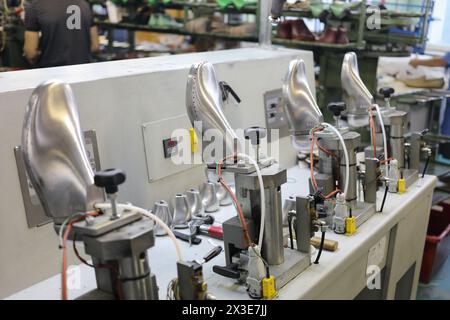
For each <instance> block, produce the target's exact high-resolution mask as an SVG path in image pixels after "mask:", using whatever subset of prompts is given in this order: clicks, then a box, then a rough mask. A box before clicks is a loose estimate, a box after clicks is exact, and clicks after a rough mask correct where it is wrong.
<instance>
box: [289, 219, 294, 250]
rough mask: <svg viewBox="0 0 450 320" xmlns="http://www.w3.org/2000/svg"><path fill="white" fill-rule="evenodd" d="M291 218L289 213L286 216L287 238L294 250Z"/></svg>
mask: <svg viewBox="0 0 450 320" xmlns="http://www.w3.org/2000/svg"><path fill="white" fill-rule="evenodd" d="M292 219H293V217H292V216H291V215H289V216H288V228H289V240H290V243H291V249H292V250H294V233H293V232H292Z"/></svg>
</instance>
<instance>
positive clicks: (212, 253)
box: [196, 246, 223, 264]
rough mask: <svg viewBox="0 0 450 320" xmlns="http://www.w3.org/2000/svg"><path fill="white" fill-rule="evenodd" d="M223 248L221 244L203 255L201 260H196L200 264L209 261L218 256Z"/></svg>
mask: <svg viewBox="0 0 450 320" xmlns="http://www.w3.org/2000/svg"><path fill="white" fill-rule="evenodd" d="M222 250H223V248H222V247H221V246H217V247H215V248H214V249H212V250H211V251H210V252H208V253H207V254H206V256H204V257H203V259H202V260H200V261H196V262H197V263H199V264H204V263H206V262H208V261H211V260H212V259H214V258H215V257H217V256H218V255H219V254H220V253H221V252H222Z"/></svg>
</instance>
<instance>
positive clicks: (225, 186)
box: [219, 177, 251, 246]
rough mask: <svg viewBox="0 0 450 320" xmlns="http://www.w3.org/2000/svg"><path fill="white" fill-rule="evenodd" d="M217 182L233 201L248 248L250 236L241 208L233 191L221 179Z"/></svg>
mask: <svg viewBox="0 0 450 320" xmlns="http://www.w3.org/2000/svg"><path fill="white" fill-rule="evenodd" d="M219 182H220V184H221V185H222V186H223V187H224V188H225V190H226V191H227V192H228V193H229V195H230V196H231V198H232V199H233V203H234V206H235V208H236V210H237V212H238V216H239V220H240V221H241V225H242V230H243V231H244V240H245V243H246V244H247V246H250V244H251V240H250V235H249V233H248V227H247V223H246V222H245V217H244V213H243V211H242V207H241V205H240V204H239V201H238V200H237V197H236V195H235V193H234V192H233V190H231V188H230V186H229V185H228V184H227V183H226V182H225V180H224V179H223V177H220V178H219Z"/></svg>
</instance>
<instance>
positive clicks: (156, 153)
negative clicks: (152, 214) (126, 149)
mask: <svg viewBox="0 0 450 320" xmlns="http://www.w3.org/2000/svg"><path fill="white" fill-rule="evenodd" d="M190 128H191V123H190V121H189V118H188V115H187V114H186V113H184V114H181V115H179V116H176V117H171V118H165V119H161V120H156V121H152V122H147V123H144V124H143V125H142V134H143V137H144V150H145V158H146V159H145V160H146V163H147V174H148V182H150V183H153V182H155V181H158V180H161V179H163V178H166V177H168V176H171V175H174V174H177V173H179V172H182V171H185V170H188V169H191V168H193V167H194V166H195V165H201V156H198V154H197V156H198V158H199V163H198V164H194V161H193V160H194V158H193V156H194V155H193V153H192V152H191V131H190ZM161 144H162V148H161Z"/></svg>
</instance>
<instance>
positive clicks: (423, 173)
mask: <svg viewBox="0 0 450 320" xmlns="http://www.w3.org/2000/svg"><path fill="white" fill-rule="evenodd" d="M430 158H431V155H429V156H428V157H427V161H426V162H425V167H424V168H423V172H422V179H423V178H425V174H426V173H427V169H428V165H429V163H430Z"/></svg>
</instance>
